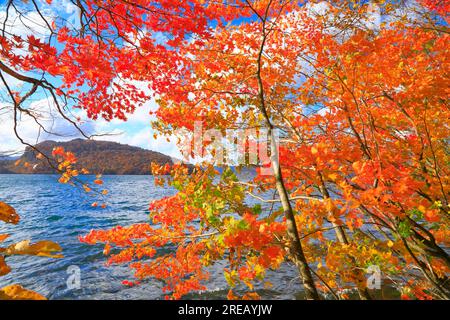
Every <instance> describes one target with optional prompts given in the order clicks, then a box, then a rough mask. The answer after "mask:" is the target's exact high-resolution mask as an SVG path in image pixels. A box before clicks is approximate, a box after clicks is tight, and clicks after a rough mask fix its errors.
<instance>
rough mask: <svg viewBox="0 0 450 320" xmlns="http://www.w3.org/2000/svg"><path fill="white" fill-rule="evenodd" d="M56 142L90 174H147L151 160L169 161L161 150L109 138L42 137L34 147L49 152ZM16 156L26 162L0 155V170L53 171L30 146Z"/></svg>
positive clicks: (32, 172) (9, 171)
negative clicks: (71, 138) (45, 138)
mask: <svg viewBox="0 0 450 320" xmlns="http://www.w3.org/2000/svg"><path fill="white" fill-rule="evenodd" d="M56 146H61V147H63V148H64V149H65V150H66V151H71V152H73V153H74V154H75V155H76V157H77V159H78V165H79V166H80V168H81V167H82V168H86V169H87V170H89V172H91V173H93V174H94V173H95V174H98V173H101V174H117V175H123V174H136V175H141V174H151V172H150V163H152V162H156V163H158V164H160V165H164V164H167V163H168V164H173V161H172V158H170V157H169V156H167V155H164V154H162V153H159V152H156V151H150V150H145V149H142V148H139V147H133V146H129V145H125V144H120V143H116V142H109V141H93V140H83V139H75V140H72V141H68V142H56V141H44V142H41V143H39V144H37V145H36V148H37V149H38V150H40V151H41V152H43V153H44V154H46V155H50V154H51V153H52V150H53V148H54V147H56ZM19 160H20V163H21V164H24V163H28V165H27V166H23V165H18V166H16V165H15V162H16V161H17V159H15V160H11V159H8V160H2V159H0V173H22V174H23V173H25V174H49V173H54V170H53V169H52V168H51V167H50V166H49V165H48V163H46V161H44V160H38V159H36V154H35V151H34V150H33V149H32V148H30V147H27V148H26V149H25V152H24V154H23V155H22V156H21V157H20V158H19Z"/></svg>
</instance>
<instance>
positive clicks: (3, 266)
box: [0, 256, 11, 276]
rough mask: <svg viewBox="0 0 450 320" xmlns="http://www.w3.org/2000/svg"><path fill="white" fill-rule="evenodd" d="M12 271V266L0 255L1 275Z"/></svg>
mask: <svg viewBox="0 0 450 320" xmlns="http://www.w3.org/2000/svg"><path fill="white" fill-rule="evenodd" d="M10 272H11V268H10V267H9V266H8V265H7V264H6V262H5V258H4V257H3V256H0V276H4V275H7V274H8V273H10Z"/></svg>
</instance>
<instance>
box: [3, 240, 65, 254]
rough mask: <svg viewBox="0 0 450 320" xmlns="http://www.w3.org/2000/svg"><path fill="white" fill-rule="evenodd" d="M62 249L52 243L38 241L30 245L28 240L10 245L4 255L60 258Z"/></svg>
mask: <svg viewBox="0 0 450 320" xmlns="http://www.w3.org/2000/svg"><path fill="white" fill-rule="evenodd" d="M61 251H62V248H61V247H60V246H59V244H57V243H55V242H52V241H48V240H45V241H39V242H36V243H35V244H30V240H23V241H20V242H18V243H16V244H13V245H10V246H9V247H8V248H6V250H5V252H4V254H5V255H33V256H40V257H49V258H62V257H63V256H62V255H61V254H58V252H61Z"/></svg>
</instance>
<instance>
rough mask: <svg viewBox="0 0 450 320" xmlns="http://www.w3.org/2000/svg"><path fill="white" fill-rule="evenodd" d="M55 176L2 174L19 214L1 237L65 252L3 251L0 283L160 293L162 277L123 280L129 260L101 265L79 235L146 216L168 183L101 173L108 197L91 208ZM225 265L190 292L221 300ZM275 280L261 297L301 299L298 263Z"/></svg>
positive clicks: (81, 294)
mask: <svg viewBox="0 0 450 320" xmlns="http://www.w3.org/2000/svg"><path fill="white" fill-rule="evenodd" d="M57 179H58V176H56V175H0V201H3V202H6V203H8V204H10V205H11V206H13V207H14V208H15V209H16V210H17V212H18V213H19V214H20V216H21V221H20V223H19V224H18V225H7V224H4V223H2V222H0V233H10V234H11V236H10V238H8V239H7V240H6V241H5V242H4V243H3V244H2V246H4V245H9V244H11V243H14V242H17V241H20V240H25V239H31V240H32V242H35V241H39V240H52V241H55V242H57V243H59V244H60V245H61V246H62V248H63V253H64V258H62V259H49V258H42V257H33V256H13V257H8V258H7V262H8V265H10V266H11V267H12V269H13V271H12V272H11V273H9V274H8V275H6V276H3V277H0V287H3V286H6V285H10V284H13V283H19V284H21V285H23V286H24V287H27V288H29V289H33V290H35V291H37V292H39V293H41V294H43V295H45V296H47V297H48V298H49V299H163V298H164V294H163V293H162V291H161V287H162V286H163V285H162V283H160V282H158V281H156V280H154V279H148V280H145V281H143V282H142V283H141V285H139V286H136V287H131V288H130V287H127V286H124V285H123V284H122V281H123V280H132V279H133V276H132V270H131V269H129V268H128V267H127V266H123V265H120V266H117V265H114V266H109V267H106V266H105V261H106V258H105V256H103V254H102V250H103V246H102V245H96V246H89V245H86V244H83V243H80V242H79V241H78V236H79V235H84V234H86V233H87V232H89V230H91V229H106V228H110V227H113V226H116V225H123V226H125V225H129V224H133V223H142V222H146V221H148V214H149V212H148V210H147V208H148V204H149V203H150V201H151V200H153V199H158V198H161V197H164V196H167V195H171V194H173V193H174V191H173V190H171V189H167V188H166V189H164V188H161V187H155V186H154V184H153V177H152V176H104V177H103V180H104V182H105V188H106V189H108V190H109V191H110V193H109V195H108V196H107V202H108V207H107V208H106V209H100V208H93V207H92V206H91V203H92V202H93V199H92V197H90V196H89V195H88V194H86V193H84V192H82V191H80V190H78V189H77V188H74V187H71V186H68V185H63V184H60V183H58V182H57ZM70 266H77V267H79V268H80V270H81V274H80V275H81V287H80V288H79V289H68V287H67V283H66V282H67V279H68V277H69V274H68V273H67V270H68V268H69V267H70ZM222 268H223V265H221V263H218V264H216V265H215V266H212V267H211V268H210V273H211V280H210V281H209V282H208V283H207V287H208V290H207V291H206V292H202V293H198V294H197V293H196V294H193V295H190V296H188V297H187V298H193V299H224V298H226V295H227V292H228V287H227V284H226V282H225V280H224V278H223V275H222V273H221V270H222ZM267 280H269V281H270V282H271V283H272V284H273V287H272V288H271V289H270V290H268V289H263V288H261V289H259V290H258V291H259V293H260V295H261V296H262V297H263V298H266V299H296V298H303V293H302V287H301V284H300V282H299V279H298V278H297V272H296V269H295V267H293V266H292V265H289V264H285V265H284V266H283V267H282V268H281V269H280V270H277V271H276V272H269V275H268V278H267Z"/></svg>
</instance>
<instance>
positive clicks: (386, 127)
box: [0, 0, 450, 299]
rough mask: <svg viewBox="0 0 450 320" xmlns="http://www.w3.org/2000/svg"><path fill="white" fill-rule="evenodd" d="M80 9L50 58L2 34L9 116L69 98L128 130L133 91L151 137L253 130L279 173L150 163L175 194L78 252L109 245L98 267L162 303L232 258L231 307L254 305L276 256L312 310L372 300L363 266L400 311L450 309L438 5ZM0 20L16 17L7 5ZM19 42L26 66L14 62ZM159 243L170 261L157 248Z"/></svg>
mask: <svg viewBox="0 0 450 320" xmlns="http://www.w3.org/2000/svg"><path fill="white" fill-rule="evenodd" d="M32 4H34V5H35V6H36V3H35V2H34V1H33V2H32ZM77 5H78V6H79V8H80V21H81V25H80V27H79V28H75V29H69V28H68V27H67V26H61V25H58V23H55V25H54V26H52V25H50V24H49V28H50V29H51V30H52V35H53V34H54V35H55V36H56V39H57V43H58V45H56V44H53V45H52V42H51V40H49V42H47V43H43V42H42V41H41V40H37V39H35V38H33V37H28V38H27V39H22V38H21V37H17V36H15V37H14V36H13V35H6V34H3V37H2V38H1V39H2V48H4V49H3V50H2V51H1V54H2V60H6V61H7V63H6V64H4V63H2V64H1V65H0V70H1V72H3V73H6V74H8V75H10V76H13V77H16V78H17V79H20V80H21V81H24V82H26V83H29V85H30V86H31V88H30V91H28V92H26V93H23V94H22V95H21V94H17V93H15V92H13V90H12V89H11V88H10V89H9V92H10V96H11V101H12V102H13V110H14V114H17V113H19V112H26V111H23V110H22V109H24V107H23V105H24V103H25V101H26V100H27V99H28V98H29V97H30V96H32V95H33V94H34V93H35V92H36V90H38V89H39V90H44V91H48V92H50V93H51V94H52V96H53V97H54V99H55V105H56V107H57V108H58V103H59V102H60V101H64V102H67V106H73V107H75V108H81V109H84V110H86V113H87V115H88V116H89V117H91V118H93V119H96V118H98V117H103V118H105V119H107V120H110V119H112V118H119V119H124V120H125V119H126V114H127V113H129V112H133V111H134V109H135V108H136V106H139V104H142V103H143V102H145V101H147V99H149V98H150V97H149V95H148V93H146V92H144V91H142V90H140V89H139V88H138V87H137V86H136V85H135V82H136V81H139V82H145V83H148V87H149V88H150V89H151V90H152V94H154V96H155V97H157V98H158V106H159V108H158V110H156V112H155V113H154V116H155V117H156V121H155V123H154V124H153V126H154V128H155V129H157V130H159V132H160V133H161V134H176V133H177V132H178V131H177V130H178V129H187V130H190V131H194V129H195V123H196V122H200V123H202V125H203V126H204V128H205V129H216V130H218V131H219V132H224V131H225V130H227V129H236V130H239V129H250V128H256V130H259V131H261V130H263V129H264V130H267V131H268V136H269V138H270V139H269V141H268V142H269V143H268V145H269V146H270V151H271V163H270V165H271V168H272V175H264V174H261V172H260V171H258V174H257V175H256V177H255V178H254V179H252V180H251V181H241V180H240V179H239V178H238V176H237V175H236V173H235V172H233V171H232V170H231V169H230V168H225V169H224V170H223V171H222V172H219V171H218V170H216V168H215V166H214V163H212V164H211V163H209V164H208V163H203V164H202V165H201V166H198V168H197V169H196V170H194V172H193V173H192V174H190V173H189V170H188V169H187V168H185V167H183V166H180V165H175V166H173V167H171V166H163V167H158V166H153V168H152V172H153V173H155V174H159V175H161V178H160V179H157V180H156V181H157V183H158V184H161V185H164V184H167V185H169V186H172V187H174V188H175V189H176V190H178V193H177V194H176V195H174V196H170V197H166V198H163V199H160V200H156V201H154V202H152V203H151V205H150V211H151V223H142V224H138V225H132V226H117V227H116V228H113V229H111V230H106V231H103V230H100V231H98V230H97V231H92V232H91V233H89V234H88V235H86V236H83V237H82V238H81V240H82V241H84V242H86V243H89V244H95V243H98V242H101V243H105V248H104V253H105V255H108V256H110V257H109V260H108V262H109V263H130V266H131V267H132V268H134V269H135V270H136V277H137V279H138V281H130V282H127V283H126V284H128V285H132V284H135V283H137V282H139V281H140V280H143V279H146V278H149V277H151V278H156V279H160V280H162V281H164V282H165V284H166V286H165V288H164V289H165V290H166V291H167V292H168V297H173V298H181V297H182V296H183V295H185V294H187V293H189V292H191V291H198V290H203V289H205V283H206V281H207V279H208V276H209V275H208V266H210V265H211V264H213V263H216V262H218V261H225V262H226V266H225V267H224V270H223V273H224V276H225V278H226V279H227V281H228V283H229V285H230V287H231V288H234V287H235V286H236V285H237V284H238V283H244V284H245V285H246V286H247V287H248V292H247V293H245V294H244V295H243V296H237V293H236V292H235V291H232V290H231V291H230V293H229V298H256V297H257V294H256V291H255V290H254V289H255V283H258V282H261V281H263V279H264V277H265V275H266V272H267V270H268V269H272V270H276V269H278V268H279V267H280V266H281V265H282V264H283V263H285V262H286V260H287V261H291V262H292V263H293V264H294V265H295V266H296V268H297V270H298V273H299V275H300V277H301V279H302V282H303V285H304V288H305V295H306V298H308V299H319V298H321V297H334V298H335V299H345V298H349V296H348V295H347V293H346V292H347V289H353V288H355V289H356V291H357V292H358V295H359V297H360V298H361V299H371V298H373V294H372V293H371V292H370V291H369V290H368V288H367V284H366V279H365V270H366V269H367V268H368V267H370V266H378V267H379V268H380V269H381V271H382V273H383V275H385V277H387V278H389V279H392V285H393V286H394V287H395V288H396V289H398V291H399V292H400V293H401V295H402V297H403V298H405V299H406V298H419V299H430V298H438V299H448V298H449V297H450V292H449V290H450V288H449V282H448V273H449V267H450V265H449V262H450V259H449V256H448V254H447V250H446V248H447V246H448V234H449V228H448V227H449V224H448V218H449V217H448V214H449V203H448V194H449V180H448V176H449V175H448V171H449V168H448V154H449V152H448V151H449V150H448V137H449V128H448V124H447V123H446V119H448V118H449V114H448V88H449V83H448V82H449V79H448V56H449V55H448V49H447V47H448V40H449V39H448V28H447V23H448V22H447V21H448V5H446V4H445V3H444V2H443V1H427V0H424V1H418V2H417V3H414V4H411V3H403V2H394V1H374V2H373V3H367V2H365V1H361V2H360V1H333V2H330V3H324V2H316V1H273V0H258V1H249V0H243V1H240V0H236V1H225V2H216V1H188V2H185V1H173V0H171V1H159V2H152V1H144V0H142V1H122V0H119V1H115V2H114V4H112V2H110V1H79V2H77ZM8 8H13V9H15V10H19V9H18V8H17V7H15V6H14V3H13V1H10V2H9V5H8ZM11 10H12V9H11ZM36 10H38V6H36ZM156 33H160V34H163V35H164V36H165V41H163V43H161V42H159V41H157V40H156V39H155V37H154V35H155V34H156ZM23 46H27V49H28V50H27V54H26V55H23V54H17V49H18V48H21V47H23ZM69 61H70V62H69ZM20 71H22V72H31V71H34V72H37V71H38V72H43V74H44V75H51V76H52V77H55V78H59V79H60V80H61V82H62V85H56V84H52V83H55V82H54V81H52V80H53V78H52V79H45V78H44V80H40V79H39V80H38V79H36V78H31V77H29V76H25V75H23V74H21V73H20ZM4 83H5V85H6V86H7V82H6V80H4ZM7 87H8V86H7ZM24 110H26V109H24ZM58 110H59V108H58ZM61 110H62V109H61ZM74 125H76V121H75V122H74ZM275 131H280V132H281V138H282V139H281V142H280V147H279V149H278V148H277V147H276V143H275V134H276V133H275ZM149 138H150V137H149ZM180 141H181V140H180ZM249 143H250V142H249ZM215 152H216V151H215V150H214V149H211V148H202V150H201V151H200V154H196V153H195V152H193V153H192V154H191V156H192V157H193V158H200V159H202V158H204V156H205V155H206V156H208V155H209V156H214V154H215ZM55 155H56V156H60V157H63V158H64V157H66V156H70V155H67V154H66V153H65V151H64V150H57V151H56V153H55ZM60 162H62V163H63V164H64V163H65V160H64V159H61V161H60ZM66 164H67V165H68V166H69V169H71V163H70V161H69V162H68V163H66ZM68 178H69V179H70V178H71V177H70V176H69V177H68ZM269 193H272V194H273V195H274V196H273V197H272V198H268V197H266V195H267V194H269ZM250 198H251V199H252V200H254V201H257V202H259V204H249V201H248V199H250ZM166 246H168V247H171V248H175V249H174V251H173V252H171V253H164V254H162V253H160V252H159V251H158V250H157V249H158V248H160V247H166ZM417 270H420V273H418V272H417Z"/></svg>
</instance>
